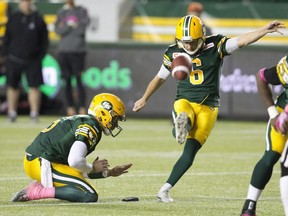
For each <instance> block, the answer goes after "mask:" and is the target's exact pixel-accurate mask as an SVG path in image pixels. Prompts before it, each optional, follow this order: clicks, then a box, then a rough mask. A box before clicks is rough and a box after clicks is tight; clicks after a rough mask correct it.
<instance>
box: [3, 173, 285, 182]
mask: <svg viewBox="0 0 288 216" xmlns="http://www.w3.org/2000/svg"><path fill="white" fill-rule="evenodd" d="M169 174H170V172H169V173H168V172H167V173H134V174H130V173H129V174H126V175H125V178H127V177H128V178H132V177H133V178H135V177H140V178H141V177H155V176H157V177H159V176H160V177H161V176H167V175H169ZM273 174H280V171H273ZM218 175H221V176H223V175H226V176H227V175H251V171H246V172H243V171H242V172H192V173H185V176H218ZM123 177H124V176H122V177H120V178H123ZM17 180H29V178H28V177H25V176H24V177H20V176H18V177H9V176H7V177H0V181H17ZM91 180H92V179H91Z"/></svg>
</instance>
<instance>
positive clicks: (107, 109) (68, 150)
mask: <svg viewBox="0 0 288 216" xmlns="http://www.w3.org/2000/svg"><path fill="white" fill-rule="evenodd" d="M125 120H126V118H125V107H124V104H123V102H122V101H121V100H120V98H118V97H117V96H115V95H113V94H108V93H102V94H98V95H96V96H95V97H94V98H93V100H92V102H91V104H90V107H89V109H88V115H74V116H69V117H63V118H61V119H58V120H56V121H54V122H53V123H52V124H51V125H50V126H48V127H47V128H45V129H44V130H42V131H41V132H40V133H39V134H38V136H37V137H36V138H35V140H34V141H33V142H32V144H31V145H29V146H28V147H27V148H26V155H25V157H24V169H25V172H26V174H27V175H28V176H29V177H30V178H31V179H33V180H35V181H33V182H32V183H31V184H29V185H28V187H26V188H25V189H23V190H21V191H19V192H18V193H17V194H16V195H15V196H14V198H13V200H12V201H13V202H21V201H29V200H38V199H45V198H56V199H60V200H67V201H71V202H97V200H98V193H97V191H96V189H95V188H94V187H93V186H92V185H91V184H90V183H89V182H88V181H87V180H86V178H90V179H97V178H106V177H109V176H120V175H122V174H123V173H126V172H128V171H127V170H128V169H129V168H130V167H131V166H132V164H125V165H121V166H116V167H114V168H113V169H109V163H108V160H106V159H102V160H99V158H98V157H97V158H96V159H95V161H94V162H93V163H92V164H90V163H88V162H87V160H86V156H87V155H89V154H90V153H92V152H93V151H94V150H95V148H96V146H97V145H98V143H99V142H100V140H101V137H102V132H103V133H104V134H105V135H111V136H113V137H115V136H117V135H118V134H119V133H120V132H121V131H122V128H121V127H120V126H119V125H118V121H125Z"/></svg>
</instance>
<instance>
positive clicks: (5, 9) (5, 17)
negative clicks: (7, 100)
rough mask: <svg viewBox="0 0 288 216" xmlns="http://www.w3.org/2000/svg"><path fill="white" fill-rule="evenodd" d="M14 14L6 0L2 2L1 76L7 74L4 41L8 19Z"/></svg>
mask: <svg viewBox="0 0 288 216" xmlns="http://www.w3.org/2000/svg"><path fill="white" fill-rule="evenodd" d="M11 13H12V10H11V6H10V5H9V4H8V2H7V1H6V0H0V76H1V75H4V73H5V64H4V63H5V56H4V55H3V40H4V34H5V29H6V24H7V21H8V17H10V15H11Z"/></svg>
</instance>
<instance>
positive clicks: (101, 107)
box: [88, 93, 126, 137]
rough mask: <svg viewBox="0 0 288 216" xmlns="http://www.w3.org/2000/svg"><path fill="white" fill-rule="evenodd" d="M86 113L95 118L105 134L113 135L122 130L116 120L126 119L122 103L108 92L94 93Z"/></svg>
mask: <svg viewBox="0 0 288 216" xmlns="http://www.w3.org/2000/svg"><path fill="white" fill-rule="evenodd" d="M88 114H91V115H93V116H94V117H95V118H96V120H97V121H98V122H99V123H100V125H101V126H102V128H103V132H104V134H105V135H111V136H113V137H115V136H117V135H118V134H119V133H120V132H121V131H122V130H123V129H122V128H121V127H120V126H119V125H118V121H126V117H125V106H124V103H123V102H122V101H121V99H120V98H118V97H117V96H115V95H113V94H109V93H102V94H98V95H96V96H95V97H94V98H93V100H92V101H91V103H90V106H89V109H88ZM114 130H116V131H114Z"/></svg>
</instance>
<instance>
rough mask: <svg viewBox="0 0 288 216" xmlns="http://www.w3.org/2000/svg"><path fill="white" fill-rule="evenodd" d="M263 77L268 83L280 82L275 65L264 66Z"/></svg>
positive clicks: (278, 83)
mask: <svg viewBox="0 0 288 216" xmlns="http://www.w3.org/2000/svg"><path fill="white" fill-rule="evenodd" d="M264 77H265V79H266V81H267V82H268V83H269V84H272V85H280V84H282V83H281V82H280V79H279V77H278V74H277V71H276V66H274V67H271V68H266V69H265V71H264Z"/></svg>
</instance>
